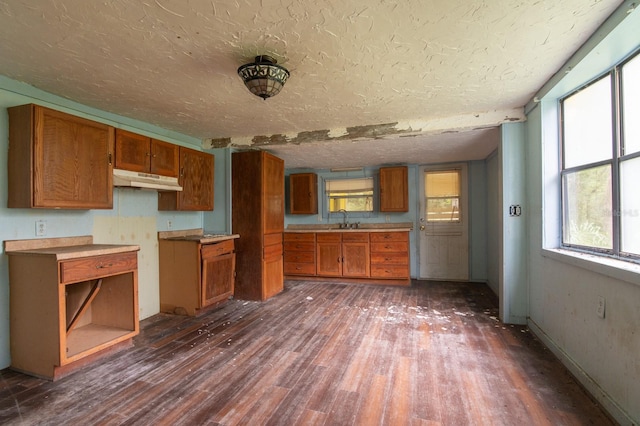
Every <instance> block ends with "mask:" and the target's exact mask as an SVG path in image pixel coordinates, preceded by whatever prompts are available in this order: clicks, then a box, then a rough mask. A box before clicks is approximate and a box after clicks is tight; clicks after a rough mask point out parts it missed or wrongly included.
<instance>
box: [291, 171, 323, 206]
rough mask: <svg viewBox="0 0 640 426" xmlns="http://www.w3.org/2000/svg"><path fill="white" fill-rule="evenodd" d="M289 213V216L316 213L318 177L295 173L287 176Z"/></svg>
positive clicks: (311, 174)
mask: <svg viewBox="0 0 640 426" xmlns="http://www.w3.org/2000/svg"><path fill="white" fill-rule="evenodd" d="M289 212H290V213H291V214H317V213H318V175H317V174H315V173H296V174H292V175H289Z"/></svg>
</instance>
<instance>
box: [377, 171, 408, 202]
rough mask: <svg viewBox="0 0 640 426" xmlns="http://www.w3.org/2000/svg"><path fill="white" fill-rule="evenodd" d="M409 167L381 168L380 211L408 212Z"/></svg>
mask: <svg viewBox="0 0 640 426" xmlns="http://www.w3.org/2000/svg"><path fill="white" fill-rule="evenodd" d="M407 177H408V173H407V167H406V166H402V167H381V168H380V211H381V212H408V211H409V187H408V180H407Z"/></svg>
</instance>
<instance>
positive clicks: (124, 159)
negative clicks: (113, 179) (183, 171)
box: [115, 129, 179, 178]
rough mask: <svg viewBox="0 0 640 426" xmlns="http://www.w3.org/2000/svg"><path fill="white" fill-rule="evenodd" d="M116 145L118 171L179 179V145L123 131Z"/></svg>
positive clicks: (119, 132) (117, 135) (118, 130)
mask: <svg viewBox="0 0 640 426" xmlns="http://www.w3.org/2000/svg"><path fill="white" fill-rule="evenodd" d="M115 144H116V145H115V167H116V169H123V170H130V171H132V172H141V173H151V174H157V175H162V176H169V177H174V178H175V177H178V169H179V157H178V152H179V147H178V145H174V144H172V143H169V142H163V141H160V140H157V139H153V138H150V137H147V136H142V135H139V134H137V133H133V132H129V131H126V130H122V129H116V142H115Z"/></svg>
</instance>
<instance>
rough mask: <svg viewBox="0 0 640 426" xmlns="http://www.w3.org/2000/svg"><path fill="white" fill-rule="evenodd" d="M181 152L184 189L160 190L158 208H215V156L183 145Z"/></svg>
mask: <svg viewBox="0 0 640 426" xmlns="http://www.w3.org/2000/svg"><path fill="white" fill-rule="evenodd" d="M179 154H180V155H179V158H180V173H179V176H178V183H179V184H180V186H182V191H177V192H176V191H158V210H191V211H204V210H213V195H214V193H213V173H214V160H215V157H214V156H213V155H212V154H208V153H206V152H202V151H196V150H195V149H190V148H186V147H183V146H181V147H179Z"/></svg>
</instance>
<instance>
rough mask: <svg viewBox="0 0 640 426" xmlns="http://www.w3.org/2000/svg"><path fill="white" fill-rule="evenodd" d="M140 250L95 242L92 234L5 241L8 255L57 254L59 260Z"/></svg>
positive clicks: (133, 247)
mask: <svg viewBox="0 0 640 426" xmlns="http://www.w3.org/2000/svg"><path fill="white" fill-rule="evenodd" d="M138 250H140V246H137V245H127V244H93V237H91V236H82V237H65V238H41V239H33V240H13V241H5V252H6V253H7V254H8V255H14V254H28V255H34V256H55V258H56V259H57V260H66V259H77V258H82V257H91V256H100V255H105V254H116V253H126V252H131V251H138Z"/></svg>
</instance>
